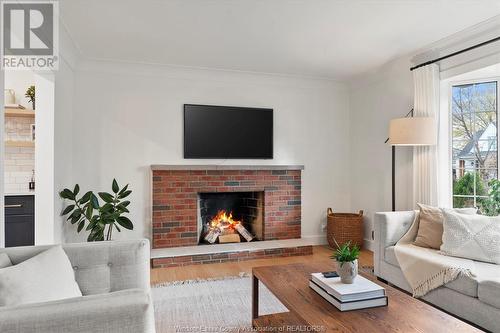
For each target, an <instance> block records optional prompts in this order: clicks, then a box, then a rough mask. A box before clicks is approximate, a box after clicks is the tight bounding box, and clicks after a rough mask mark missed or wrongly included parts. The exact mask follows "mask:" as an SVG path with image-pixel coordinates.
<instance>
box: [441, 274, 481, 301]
mask: <svg viewBox="0 0 500 333" xmlns="http://www.w3.org/2000/svg"><path fill="white" fill-rule="evenodd" d="M444 286H445V287H446V288H448V289H451V290H455V291H456V292H459V293H461V294H464V295H467V296H470V297H477V286H478V283H477V281H476V279H474V278H470V277H467V276H464V275H461V276H459V277H458V278H456V279H455V280H453V281H451V282H448V283H447V284H445V285H444Z"/></svg>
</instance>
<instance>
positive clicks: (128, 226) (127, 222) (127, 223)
mask: <svg viewBox="0 0 500 333" xmlns="http://www.w3.org/2000/svg"><path fill="white" fill-rule="evenodd" d="M116 222H118V223H119V224H120V225H121V226H122V227H124V228H125V229H128V230H132V229H134V224H133V223H132V221H130V219H129V218H128V217H125V216H119V217H118V218H117V219H116Z"/></svg>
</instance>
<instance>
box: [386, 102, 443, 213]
mask: <svg viewBox="0 0 500 333" xmlns="http://www.w3.org/2000/svg"><path fill="white" fill-rule="evenodd" d="M412 111H413V110H412ZM412 113H413V112H410V113H409V114H408V115H410V114H412ZM436 126H437V125H436V120H435V119H434V118H430V117H407V118H397V119H392V120H391V122H390V123H389V139H388V140H386V142H388V143H389V144H390V145H391V146H392V211H395V210H396V146H412V147H414V146H433V145H435V144H436V142H437V129H436Z"/></svg>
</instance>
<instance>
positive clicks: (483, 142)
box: [454, 122, 497, 180]
mask: <svg viewBox="0 0 500 333" xmlns="http://www.w3.org/2000/svg"><path fill="white" fill-rule="evenodd" d="M496 152H497V128H496V125H495V123H493V122H491V123H490V124H489V125H488V126H487V127H486V128H485V129H483V130H479V131H477V132H476V133H475V135H474V138H473V139H471V140H470V141H469V142H468V143H467V144H466V145H465V147H464V148H463V149H462V150H461V151H460V152H459V153H458V154H457V158H456V162H455V169H456V170H457V174H454V178H455V179H459V178H461V177H463V176H464V174H465V173H466V172H473V171H475V170H477V169H478V168H481V169H486V170H485V173H486V175H487V177H486V179H485V180H489V179H492V178H496V169H497V154H496ZM478 156H481V159H484V163H483V165H480V161H479V160H478Z"/></svg>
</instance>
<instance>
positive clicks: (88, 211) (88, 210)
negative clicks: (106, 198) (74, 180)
mask: <svg viewBox="0 0 500 333" xmlns="http://www.w3.org/2000/svg"><path fill="white" fill-rule="evenodd" d="M93 211H94V209H93V208H92V205H89V204H87V206H86V207H85V217H86V218H87V220H90V219H92V212H93Z"/></svg>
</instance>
